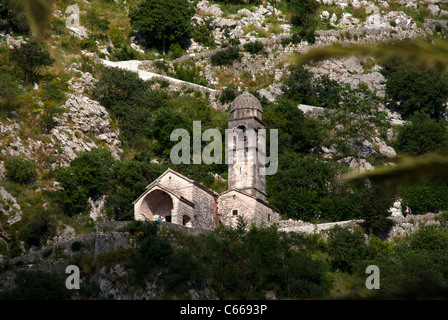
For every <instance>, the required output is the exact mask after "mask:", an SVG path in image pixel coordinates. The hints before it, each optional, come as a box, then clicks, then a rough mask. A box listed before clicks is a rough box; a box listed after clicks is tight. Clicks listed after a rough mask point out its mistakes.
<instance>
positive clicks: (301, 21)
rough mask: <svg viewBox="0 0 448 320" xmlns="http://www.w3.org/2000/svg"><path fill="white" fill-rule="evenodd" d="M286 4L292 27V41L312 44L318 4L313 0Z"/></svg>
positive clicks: (300, 0) (290, 1)
mask: <svg viewBox="0 0 448 320" xmlns="http://www.w3.org/2000/svg"><path fill="white" fill-rule="evenodd" d="M287 3H288V10H289V12H290V14H291V24H292V25H293V32H294V35H293V40H295V41H300V40H306V41H308V42H310V43H314V41H315V39H316V36H315V29H316V27H317V21H318V20H317V9H318V8H319V3H318V2H317V1H314V0H288V1H287Z"/></svg>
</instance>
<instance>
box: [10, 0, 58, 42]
mask: <svg viewBox="0 0 448 320" xmlns="http://www.w3.org/2000/svg"><path fill="white" fill-rule="evenodd" d="M14 1H15V2H16V3H17V4H18V5H20V6H21V7H22V8H23V10H24V11H25V14H26V16H27V18H28V22H29V24H30V26H31V30H32V31H33V33H34V34H35V35H36V38H42V37H43V36H44V35H45V32H46V30H47V29H48V27H49V22H50V16H51V10H50V6H51V3H50V0H14Z"/></svg>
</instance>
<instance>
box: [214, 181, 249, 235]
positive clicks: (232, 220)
mask: <svg viewBox="0 0 448 320" xmlns="http://www.w3.org/2000/svg"><path fill="white" fill-rule="evenodd" d="M256 202H257V201H256V200H255V199H254V198H252V197H249V196H246V195H244V194H242V193H240V192H237V191H233V190H231V191H229V192H227V193H225V194H221V195H220V197H219V198H218V212H219V216H220V221H221V222H222V223H223V224H224V225H226V226H231V227H236V225H237V219H238V217H239V216H242V217H243V218H244V219H245V220H246V221H247V222H248V223H249V224H250V223H251V222H252V221H253V219H254V216H255V207H256ZM233 210H238V214H237V215H233Z"/></svg>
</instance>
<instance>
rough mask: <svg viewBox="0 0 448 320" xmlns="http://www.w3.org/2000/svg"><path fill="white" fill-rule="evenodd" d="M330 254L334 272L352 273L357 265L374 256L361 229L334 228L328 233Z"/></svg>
mask: <svg viewBox="0 0 448 320" xmlns="http://www.w3.org/2000/svg"><path fill="white" fill-rule="evenodd" d="M328 253H329V254H330V257H331V267H332V269H333V270H334V271H336V270H340V271H343V272H352V271H353V270H354V268H355V266H356V263H357V262H359V261H362V260H365V259H368V258H371V257H372V256H373V254H374V252H373V251H372V249H371V248H369V247H368V246H367V245H366V243H365V238H364V233H363V232H362V231H361V230H360V229H354V230H353V231H352V230H349V229H347V228H343V227H340V226H334V227H333V228H331V229H330V230H329V231H328Z"/></svg>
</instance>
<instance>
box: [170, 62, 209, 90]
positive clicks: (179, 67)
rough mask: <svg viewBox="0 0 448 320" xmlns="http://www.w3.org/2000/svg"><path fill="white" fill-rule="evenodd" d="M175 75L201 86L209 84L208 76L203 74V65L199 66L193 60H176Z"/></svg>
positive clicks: (174, 65)
mask: <svg viewBox="0 0 448 320" xmlns="http://www.w3.org/2000/svg"><path fill="white" fill-rule="evenodd" d="M173 67H174V75H173V76H174V77H175V78H177V79H180V80H184V81H187V82H191V83H196V84H199V85H201V86H207V85H208V81H207V78H206V77H205V76H204V75H203V73H202V69H201V67H199V66H197V65H196V64H195V63H194V61H193V60H186V61H182V62H180V63H177V62H175V63H174V64H173Z"/></svg>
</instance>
